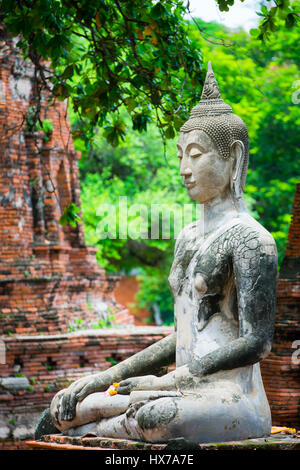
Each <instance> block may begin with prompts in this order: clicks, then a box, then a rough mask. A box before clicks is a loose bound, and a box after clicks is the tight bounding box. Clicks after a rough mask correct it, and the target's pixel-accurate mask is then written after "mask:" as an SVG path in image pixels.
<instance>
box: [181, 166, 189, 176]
mask: <svg viewBox="0 0 300 470" xmlns="http://www.w3.org/2000/svg"><path fill="white" fill-rule="evenodd" d="M191 175H192V170H191V169H190V168H189V167H188V166H187V165H184V164H183V165H181V168H180V176H185V177H188V176H191Z"/></svg>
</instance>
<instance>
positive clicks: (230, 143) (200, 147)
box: [177, 62, 249, 205]
mask: <svg viewBox="0 0 300 470" xmlns="http://www.w3.org/2000/svg"><path fill="white" fill-rule="evenodd" d="M177 146H178V157H179V158H180V160H181V161H180V174H181V176H182V178H183V182H184V184H185V186H186V187H187V189H188V192H189V195H190V197H191V199H194V200H195V201H198V202H200V203H202V204H203V203H206V202H208V201H210V200H212V199H214V198H216V197H218V196H220V195H222V194H223V193H224V192H230V193H231V195H232V199H233V201H234V202H236V204H237V205H238V204H239V201H240V202H241V201H242V200H243V192H244V186H245V180H246V174H247V167H248V156H249V139H248V132H247V128H246V125H245V124H244V122H243V121H242V119H241V118H239V117H238V116H236V115H235V114H233V112H232V108H231V107H230V106H229V105H228V104H226V103H225V102H224V101H223V100H222V98H221V96H220V92H219V88H218V84H217V81H216V79H215V76H214V73H213V70H212V67H211V63H210V62H209V63H208V72H207V75H206V79H205V83H204V87H203V91H202V97H201V100H200V102H199V103H198V104H197V106H195V107H194V108H193V109H192V111H191V114H190V117H189V119H188V121H187V122H186V123H185V124H184V125H183V126H182V128H181V129H180V136H179V139H178V145H177Z"/></svg>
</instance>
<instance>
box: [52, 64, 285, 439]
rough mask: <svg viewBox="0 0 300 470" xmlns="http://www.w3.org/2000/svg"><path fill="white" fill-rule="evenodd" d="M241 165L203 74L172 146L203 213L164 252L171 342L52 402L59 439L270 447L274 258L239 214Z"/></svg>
mask: <svg viewBox="0 0 300 470" xmlns="http://www.w3.org/2000/svg"><path fill="white" fill-rule="evenodd" d="M248 154H249V142H248V133H247V129H246V126H245V124H244V122H243V121H242V120H241V119H240V118H239V117H238V116H236V115H235V114H233V111H232V108H231V107H230V106H229V105H228V104H226V103H225V102H224V101H223V99H222V98H221V96H220V92H219V88H218V84H217V81H216V79H215V76H214V73H213V71H212V67H211V64H210V63H209V64H208V72H207V76H206V81H205V84H204V87H203V92H202V97H201V100H200V102H199V103H198V105H196V106H195V107H194V108H193V109H192V111H191V115H190V117H189V119H188V121H187V122H186V123H185V124H184V125H183V126H182V128H181V131H180V135H179V140H178V157H179V161H180V174H181V177H182V179H183V183H184V185H185V186H186V188H187V191H188V193H189V196H190V198H191V199H193V200H195V201H198V202H199V203H200V204H202V212H201V218H200V220H197V221H196V222H193V223H191V224H189V225H187V226H186V227H184V228H183V230H182V231H181V233H180V234H179V236H178V238H177V240H176V244H175V251H174V261H173V264H172V267H171V271H170V276H169V283H170V288H171V290H172V293H173V295H174V317H175V328H174V330H175V331H174V333H173V334H170V335H169V336H167V337H165V338H164V339H162V340H160V341H158V342H157V343H155V344H153V345H151V346H150V347H148V348H146V349H145V350H143V351H140V352H139V353H137V354H135V355H133V356H131V357H129V358H128V359H126V360H124V361H123V362H121V363H119V364H117V365H115V366H113V367H111V368H110V369H108V370H106V371H104V372H101V373H97V374H93V375H90V376H87V377H84V378H82V379H79V380H77V381H75V382H74V383H73V384H71V385H70V386H69V387H68V388H67V389H65V390H62V391H60V392H58V393H57V395H56V396H55V397H54V398H53V400H52V403H51V407H50V412H51V416H52V420H53V423H54V424H55V426H56V428H57V429H59V430H60V431H61V432H62V433H64V434H68V435H72V436H74V435H76V436H80V435H83V434H85V433H87V432H93V433H96V434H97V435H98V436H102V437H112V438H126V439H134V440H136V439H138V440H141V441H146V442H153V443H155V442H167V441H168V440H170V439H174V438H178V437H183V438H185V439H187V440H191V441H193V442H197V443H200V442H221V441H229V440H241V439H247V438H258V437H262V436H268V435H269V433H270V430H271V415H270V408H269V404H268V400H267V397H266V394H265V391H264V387H263V382H262V378H261V373H260V366H259V361H260V360H261V359H263V358H265V357H266V356H267V355H268V354H269V352H270V350H271V345H272V338H273V325H274V316H275V299H276V280H277V252H276V245H275V242H274V240H273V238H272V236H271V235H270V234H269V233H268V232H267V231H266V230H265V229H264V228H263V227H262V226H261V225H260V224H259V223H258V222H257V221H255V220H254V219H253V218H252V217H251V215H250V214H249V212H248V210H247V208H246V205H245V202H244V186H245V180H246V173H247V166H248ZM175 361H176V368H175V369H174V370H172V371H171V372H167V373H165V374H163V375H162V374H161V373H159V372H158V371H159V370H160V369H162V368H164V367H165V368H166V366H168V365H170V364H173V363H174V362H175ZM114 382H117V383H118V384H115V387H116V388H115V390H114V391H113V394H110V393H107V389H108V387H110V386H111V384H113V383H114Z"/></svg>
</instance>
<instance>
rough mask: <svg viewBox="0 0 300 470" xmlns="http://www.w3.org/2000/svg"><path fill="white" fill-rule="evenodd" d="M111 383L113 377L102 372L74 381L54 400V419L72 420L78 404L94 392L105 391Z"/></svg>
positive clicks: (52, 413) (52, 406)
mask: <svg viewBox="0 0 300 470" xmlns="http://www.w3.org/2000/svg"><path fill="white" fill-rule="evenodd" d="M110 385H111V378H110V377H109V376H108V375H107V374H105V372H102V373H100V374H93V375H88V376H87V377H82V378H81V379H79V380H76V381H75V382H73V383H72V384H71V385H70V386H69V387H68V388H66V389H65V390H61V391H60V392H58V393H57V394H56V395H55V397H54V398H53V400H52V403H51V406H50V410H51V416H52V419H53V421H54V422H55V421H56V422H59V421H72V420H73V419H74V418H75V416H76V405H77V402H78V401H82V400H83V399H84V398H85V397H87V396H88V395H90V394H91V393H94V392H103V391H105V390H107V388H108V387H109V386H110Z"/></svg>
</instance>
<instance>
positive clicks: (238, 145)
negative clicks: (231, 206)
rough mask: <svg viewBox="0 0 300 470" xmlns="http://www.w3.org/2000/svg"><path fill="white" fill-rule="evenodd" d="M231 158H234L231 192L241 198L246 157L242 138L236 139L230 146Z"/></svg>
mask: <svg viewBox="0 0 300 470" xmlns="http://www.w3.org/2000/svg"><path fill="white" fill-rule="evenodd" d="M230 158H232V161H233V165H232V173H231V180H230V187H231V192H232V195H233V196H234V197H236V198H237V199H239V198H240V197H241V196H242V195H243V190H244V188H243V186H244V181H243V166H244V159H245V147H244V144H243V142H242V141H241V140H235V141H234V142H233V143H232V144H231V147H230Z"/></svg>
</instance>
